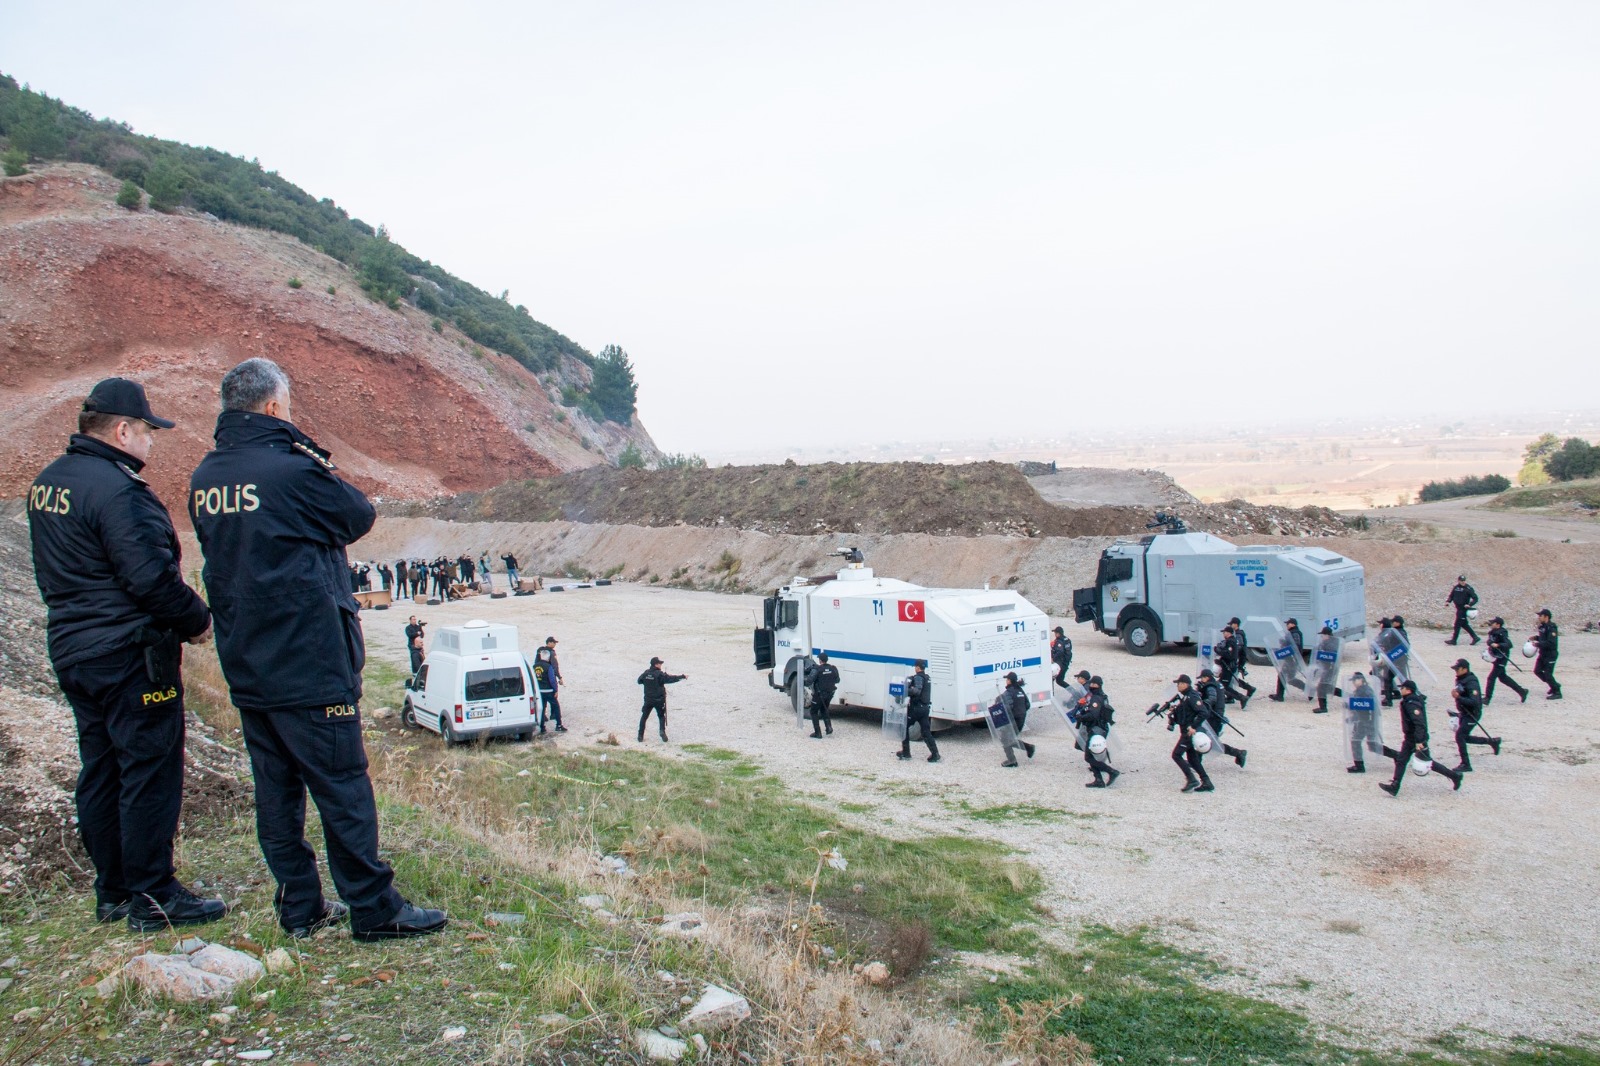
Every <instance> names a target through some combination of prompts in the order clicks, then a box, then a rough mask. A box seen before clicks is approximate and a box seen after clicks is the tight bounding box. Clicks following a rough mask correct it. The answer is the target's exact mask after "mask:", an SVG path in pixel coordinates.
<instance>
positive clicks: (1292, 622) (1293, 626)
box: [1267, 618, 1306, 703]
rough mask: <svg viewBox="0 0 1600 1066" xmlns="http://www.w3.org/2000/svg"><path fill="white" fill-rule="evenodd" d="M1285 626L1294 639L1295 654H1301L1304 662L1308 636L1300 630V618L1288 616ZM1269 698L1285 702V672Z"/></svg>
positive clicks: (1277, 701) (1290, 636) (1291, 638)
mask: <svg viewBox="0 0 1600 1066" xmlns="http://www.w3.org/2000/svg"><path fill="white" fill-rule="evenodd" d="M1283 627H1284V629H1286V630H1288V631H1289V639H1290V640H1292V641H1294V650H1295V654H1296V655H1299V656H1300V657H1301V659H1300V661H1301V663H1302V664H1303V663H1304V662H1305V650H1306V636H1305V634H1304V633H1302V632H1300V621H1299V619H1296V618H1286V619H1284V622H1283ZM1267 699H1269V700H1271V701H1272V702H1273V703H1282V702H1283V674H1282V673H1280V674H1278V687H1277V689H1276V691H1274V692H1273V693H1272V695H1270V696H1268V697H1267Z"/></svg>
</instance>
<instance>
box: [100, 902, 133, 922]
mask: <svg viewBox="0 0 1600 1066" xmlns="http://www.w3.org/2000/svg"><path fill="white" fill-rule="evenodd" d="M132 903H133V901H132V900H127V899H125V900H123V901H122V902H121V903H96V904H95V905H94V920H95V921H97V922H99V923H101V924H102V925H104V924H105V923H106V922H120V921H122V919H124V918H126V917H127V916H128V908H129V907H130V906H131V905H132Z"/></svg>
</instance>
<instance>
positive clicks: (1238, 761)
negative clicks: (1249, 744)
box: [1233, 748, 1250, 770]
mask: <svg viewBox="0 0 1600 1066" xmlns="http://www.w3.org/2000/svg"><path fill="white" fill-rule="evenodd" d="M1249 754H1250V753H1249V752H1248V751H1245V750H1244V749H1243V748H1240V749H1239V754H1237V755H1235V756H1234V757H1233V761H1234V765H1236V766H1238V767H1239V769H1241V770H1243V769H1244V760H1245V757H1246V756H1248V755H1249Z"/></svg>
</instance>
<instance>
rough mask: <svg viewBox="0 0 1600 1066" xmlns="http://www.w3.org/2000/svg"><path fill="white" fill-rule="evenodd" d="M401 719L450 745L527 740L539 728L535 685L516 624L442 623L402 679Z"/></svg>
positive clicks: (537, 694) (475, 620) (475, 621)
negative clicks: (495, 739)
mask: <svg viewBox="0 0 1600 1066" xmlns="http://www.w3.org/2000/svg"><path fill="white" fill-rule="evenodd" d="M406 690H407V691H406V702H405V709H404V710H403V711H402V712H401V716H400V717H401V721H403V722H404V723H405V724H406V725H407V726H410V727H411V728H413V729H415V728H419V727H420V728H422V729H430V730H432V731H433V732H435V733H438V734H439V735H440V736H442V737H444V739H445V740H446V741H447V742H448V743H451V744H456V743H462V742H465V741H469V740H477V739H479V738H483V739H487V738H489V737H517V738H518V739H525V738H527V737H528V736H530V735H531V734H532V733H533V731H534V730H535V729H537V728H538V727H539V690H538V687H537V686H536V685H535V684H534V682H533V671H532V670H531V669H530V668H529V666H528V661H527V660H526V659H525V658H523V656H522V652H521V651H520V650H519V649H518V646H517V627H516V626H508V625H501V624H499V623H491V622H485V621H483V620H482V619H474V620H473V621H471V622H468V623H467V624H466V625H460V626H445V627H443V628H442V629H440V630H439V631H438V632H437V633H435V634H434V636H433V647H431V648H430V649H429V650H428V657H427V659H426V660H424V661H423V664H422V668H421V669H420V670H418V671H417V676H416V677H414V678H412V679H411V680H409V681H407V682H406Z"/></svg>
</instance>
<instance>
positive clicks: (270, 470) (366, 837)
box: [189, 359, 446, 941]
mask: <svg viewBox="0 0 1600 1066" xmlns="http://www.w3.org/2000/svg"><path fill="white" fill-rule="evenodd" d="M221 391H222V414H221V415H220V416H219V417H218V418H217V429H216V442H217V446H216V449H215V450H213V451H211V452H210V453H208V454H207V455H206V457H205V458H204V459H202V460H201V461H200V465H199V467H197V468H196V469H195V472H194V475H193V476H192V477H191V478H190V479H189V517H190V518H191V519H192V520H193V522H194V529H195V533H196V534H197V535H198V536H199V538H200V548H201V550H202V551H203V552H204V553H205V557H206V566H205V582H206V591H207V592H208V593H209V594H210V600H211V609H212V611H213V612H214V617H215V619H216V625H217V655H218V658H219V659H220V660H221V662H222V673H223V676H224V677H225V678H226V679H227V682H228V690H229V694H230V696H231V697H232V699H233V704H234V706H236V707H237V708H239V723H240V727H241V729H242V731H243V733H244V740H245V746H246V747H247V748H248V749H249V751H250V769H251V773H252V774H253V776H254V778H255V786H256V836H257V838H258V839H259V840H260V843H261V852H262V854H263V855H264V856H265V857H266V860H267V866H268V868H269V869H271V871H272V875H273V877H274V878H276V879H277V882H278V890H277V893H276V895H275V897H274V899H273V905H274V907H275V909H276V910H277V914H278V921H279V923H280V924H281V925H282V926H283V928H284V930H285V931H286V932H287V933H288V934H289V935H290V936H293V937H297V938H301V937H308V936H310V935H312V934H313V933H314V932H316V930H318V929H320V928H324V927H326V926H329V925H332V924H335V923H337V922H341V921H343V920H345V919H346V918H348V919H349V920H350V926H351V936H352V937H353V938H354V939H356V940H361V941H376V940H386V939H392V938H397V937H411V936H421V935H424V934H427V933H433V932H437V931H438V930H440V929H442V928H444V925H445V922H446V918H445V915H444V912H443V911H438V910H430V909H424V908H421V907H417V906H414V905H412V904H411V903H408V902H407V901H406V900H405V899H404V898H402V897H401V895H400V893H399V892H397V891H395V888H394V884H393V882H394V871H393V870H392V869H390V867H389V864H388V863H387V862H385V861H384V860H383V859H381V858H380V857H379V856H378V811H377V805H376V803H375V801H374V799H373V793H372V781H371V779H370V778H369V777H368V776H367V753H366V748H365V745H364V744H363V742H362V738H361V710H360V701H361V667H362V664H363V663H364V662H365V660H366V647H365V644H364V641H363V638H362V634H361V623H360V621H359V619H358V618H357V614H356V611H357V605H356V602H355V597H354V596H352V595H351V594H350V592H349V591H348V590H347V589H346V588H345V587H344V586H343V585H342V584H341V583H340V580H339V578H340V576H341V574H342V573H343V572H344V570H345V567H346V565H347V559H346V556H345V546H346V545H348V544H351V543H353V542H354V541H356V540H359V539H360V538H361V537H362V536H364V535H365V534H366V533H367V531H368V530H370V529H371V528H372V523H373V521H374V520H375V518H376V517H377V515H376V512H375V511H374V510H373V507H372V504H371V503H369V502H368V501H367V498H366V497H365V496H363V495H362V494H361V492H360V491H359V490H358V489H356V488H355V486H353V485H351V484H349V483H348V482H346V481H345V480H344V479H342V478H340V477H339V476H338V475H337V474H336V473H335V472H334V470H335V467H334V465H333V463H332V462H331V461H330V460H329V458H328V455H327V453H325V452H324V451H323V450H322V449H321V448H319V447H318V446H317V444H316V442H315V441H313V440H312V439H311V438H310V437H308V436H306V435H305V434H304V433H302V432H301V431H300V430H299V429H298V428H296V427H295V425H294V423H293V422H291V421H290V418H289V379H288V378H287V377H286V376H285V375H284V373H283V371H282V370H280V369H279V368H278V366H277V364H276V363H273V362H272V361H271V360H269V359H247V360H245V361H244V362H243V363H240V364H239V365H238V366H236V367H234V368H233V369H232V370H230V371H228V373H227V374H226V375H224V376H223V379H222V390H221ZM308 791H309V792H310V794H311V798H312V799H314V800H315V801H316V804H317V810H318V811H319V812H320V813H321V815H322V828H323V833H324V835H325V837H326V839H327V843H328V870H329V872H330V873H331V874H332V875H333V883H334V885H335V886H336V887H337V888H338V890H339V895H340V897H341V898H342V899H343V900H344V901H345V902H344V903H329V902H328V901H327V900H326V899H325V897H324V896H323V893H322V879H321V877H320V876H318V873H317V863H316V854H315V852H313V851H312V850H311V845H310V844H308V843H307V842H306V839H305V811H306V793H307V792H308ZM347 905H348V906H347Z"/></svg>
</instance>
